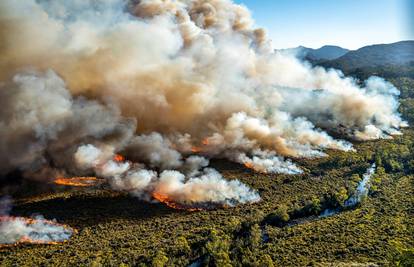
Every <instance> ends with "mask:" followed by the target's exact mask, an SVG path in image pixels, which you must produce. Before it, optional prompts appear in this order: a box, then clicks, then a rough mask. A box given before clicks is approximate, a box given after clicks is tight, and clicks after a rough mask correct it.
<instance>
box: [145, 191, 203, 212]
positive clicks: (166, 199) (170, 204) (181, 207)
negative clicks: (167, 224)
mask: <svg viewBox="0 0 414 267" xmlns="http://www.w3.org/2000/svg"><path fill="white" fill-rule="evenodd" d="M152 197H153V198H155V199H156V200H158V201H159V202H161V203H164V204H165V205H167V206H168V207H170V208H173V209H176V210H187V211H201V210H203V209H202V208H195V207H190V206H188V207H187V206H185V205H181V204H178V203H176V202H174V201H173V200H171V199H170V198H169V197H168V196H167V195H166V194H163V193H159V192H154V193H152Z"/></svg>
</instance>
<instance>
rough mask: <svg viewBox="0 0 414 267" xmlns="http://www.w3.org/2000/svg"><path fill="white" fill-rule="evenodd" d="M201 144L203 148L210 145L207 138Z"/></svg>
mask: <svg viewBox="0 0 414 267" xmlns="http://www.w3.org/2000/svg"><path fill="white" fill-rule="evenodd" d="M201 143H202V144H203V145H205V146H208V145H209V144H210V142H209V141H208V138H204V139H203V141H202V142H201Z"/></svg>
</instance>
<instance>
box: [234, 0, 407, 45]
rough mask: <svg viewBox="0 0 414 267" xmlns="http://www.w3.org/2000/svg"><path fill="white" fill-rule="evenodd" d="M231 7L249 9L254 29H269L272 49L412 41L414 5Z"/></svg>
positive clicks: (388, 1) (248, 0)
mask: <svg viewBox="0 0 414 267" xmlns="http://www.w3.org/2000/svg"><path fill="white" fill-rule="evenodd" d="M235 2H236V3H241V4H244V5H245V6H247V7H248V8H249V9H250V11H251V12H252V13H253V18H254V20H255V21H256V25H257V26H259V27H263V28H266V29H267V32H268V35H269V36H270V38H271V39H272V40H273V46H274V47H275V48H288V47H296V46H299V45H304V46H307V47H313V48H319V47H321V46H323V45H326V44H330V45H339V46H342V47H345V48H349V49H357V48H359V47H362V46H365V45H370V44H378V43H392V42H396V41H401V40H408V39H411V40H412V39H414V34H413V32H414V26H412V24H414V21H413V19H412V18H413V16H414V0H259V1H255V0H235ZM410 20H411V23H410ZM410 27H411V29H410Z"/></svg>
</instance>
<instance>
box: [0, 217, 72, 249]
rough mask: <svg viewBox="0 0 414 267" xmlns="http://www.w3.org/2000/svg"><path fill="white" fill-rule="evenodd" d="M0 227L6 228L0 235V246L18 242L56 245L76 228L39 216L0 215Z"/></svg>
mask: <svg viewBox="0 0 414 267" xmlns="http://www.w3.org/2000/svg"><path fill="white" fill-rule="evenodd" d="M0 227H1V228H6V229H8V230H7V232H6V233H5V234H4V236H1V237H0V248H2V247H8V246H17V245H19V244H24V243H26V244H46V245H56V244H61V243H64V242H66V241H67V240H68V239H69V238H70V237H71V236H72V235H73V234H74V233H77V231H76V229H73V228H71V227H70V226H68V225H64V224H59V223H57V222H54V221H50V220H46V219H43V218H42V217H40V218H25V217H13V216H0Z"/></svg>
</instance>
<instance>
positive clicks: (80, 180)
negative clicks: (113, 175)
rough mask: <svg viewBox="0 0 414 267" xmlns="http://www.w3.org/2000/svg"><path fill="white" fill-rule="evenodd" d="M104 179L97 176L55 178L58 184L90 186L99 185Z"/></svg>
mask: <svg viewBox="0 0 414 267" xmlns="http://www.w3.org/2000/svg"><path fill="white" fill-rule="evenodd" d="M102 181H103V179H99V178H96V177H69V178H63V177H59V178H56V179H55V180H54V183H55V184H57V185H66V186H79V187H89V186H95V185H98V184H100V183H102Z"/></svg>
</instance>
